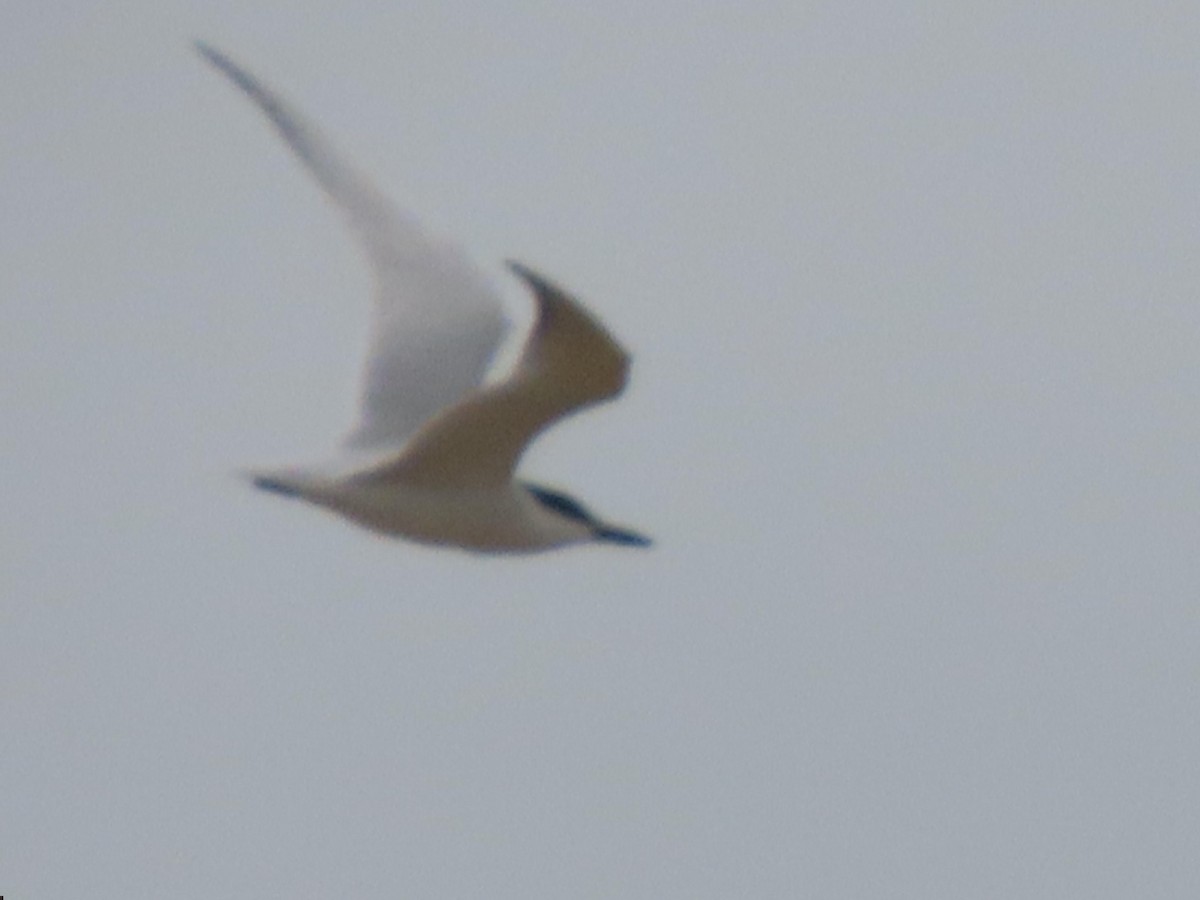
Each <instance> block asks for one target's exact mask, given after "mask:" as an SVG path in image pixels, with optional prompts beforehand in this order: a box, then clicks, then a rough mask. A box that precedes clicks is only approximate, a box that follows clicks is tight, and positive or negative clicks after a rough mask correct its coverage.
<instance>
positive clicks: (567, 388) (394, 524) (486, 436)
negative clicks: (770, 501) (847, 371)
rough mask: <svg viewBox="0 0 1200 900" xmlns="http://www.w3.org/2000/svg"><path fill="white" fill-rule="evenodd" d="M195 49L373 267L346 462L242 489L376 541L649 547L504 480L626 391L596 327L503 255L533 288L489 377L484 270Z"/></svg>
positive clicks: (242, 78) (259, 88)
mask: <svg viewBox="0 0 1200 900" xmlns="http://www.w3.org/2000/svg"><path fill="white" fill-rule="evenodd" d="M196 47H197V49H198V50H199V52H200V53H201V54H202V55H203V56H204V57H205V58H206V59H207V60H208V61H209V62H210V63H212V64H213V65H214V66H215V67H216V68H217V69H219V70H220V71H221V72H223V73H224V74H225V75H227V76H228V77H229V78H230V79H231V80H232V81H233V82H234V84H236V85H237V86H238V87H239V88H241V89H242V91H244V92H245V93H246V95H247V96H249V97H250V99H251V100H253V101H254V102H255V103H256V104H257V105H258V107H259V108H260V109H261V110H262V111H263V112H264V113H265V114H266V115H267V117H268V118H269V119H270V120H271V122H272V123H273V124H274V126H275V128H276V129H278V131H279V133H280V134H281V135H282V136H283V138H284V140H286V141H287V143H288V145H289V146H290V147H291V148H292V150H293V151H294V152H295V154H296V155H297V156H298V157H299V158H300V160H301V161H302V162H303V163H304V165H305V166H306V167H307V168H308V169H309V171H310V172H311V173H312V174H313V175H314V176H315V177H316V180H317V181H318V182H319V183H320V185H321V187H322V188H324V190H325V193H326V194H328V196H329V197H330V198H331V199H332V200H333V202H334V203H335V204H336V205H337V206H338V207H340V208H341V209H342V211H343V212H344V214H345V215H346V216H347V218H348V219H349V222H350V226H351V229H352V231H353V233H354V235H355V237H356V238H357V240H358V242H359V243H360V244H361V245H362V248H363V250H364V251H365V253H366V257H367V260H368V262H369V264H370V266H371V269H372V272H373V274H374V276H375V285H376V286H375V304H374V320H373V333H372V337H371V342H370V351H369V357H368V360H367V365H366V374H365V380H364V386H363V392H362V399H361V409H360V418H359V422H358V425H357V426H356V427H355V428H354V429H353V431H352V432H351V433H350V435H349V437H347V438H346V440H345V450H346V451H351V452H352V453H353V459H354V460H355V462H354V463H353V464H351V465H349V466H348V467H347V466H342V467H341V470H340V471H333V472H331V471H329V470H328V468H327V467H319V468H318V467H313V468H294V469H287V470H283V471H274V472H264V473H258V474H252V476H251V477H252V478H253V481H254V484H255V485H257V486H258V487H260V488H263V489H265V490H268V491H273V492H275V493H278V494H283V495H286V496H290V497H298V498H301V499H303V500H307V501H309V502H310V503H315V504H317V505H319V506H322V507H325V508H327V509H330V510H332V511H334V512H336V513H338V514H340V515H342V516H344V517H346V518H347V519H350V520H352V521H354V522H356V523H358V524H360V525H364V526H366V527H367V528H370V529H372V530H374V531H377V532H381V533H383V534H387V535H395V536H399V537H404V538H408V539H411V540H415V541H419V542H423V543H430V544H438V545H451V546H458V547H462V548H465V549H468V550H474V551H481V552H529V551H535V550H547V549H550V548H553V547H560V546H563V545H566V544H574V543H580V542H584V541H605V542H609V543H615V544H623V545H632V546H646V545H648V544H649V543H650V541H649V539H648V538H646V537H644V536H642V535H640V534H638V533H637V532H634V531H631V530H629V529H626V528H621V527H617V526H613V525H610V524H607V523H605V522H603V521H602V520H600V519H598V518H596V517H595V516H593V515H592V514H591V513H590V512H589V511H588V510H587V509H586V508H585V507H584V506H583V505H582V504H580V503H579V502H578V501H576V500H575V499H573V498H572V497H570V496H568V495H567V494H564V493H562V492H560V491H557V490H551V489H549V488H546V487H542V486H539V485H535V484H530V483H527V482H523V481H519V480H516V479H515V477H514V473H515V470H516V467H517V463H518V461H519V460H520V458H521V454H522V453H523V452H524V450H525V448H526V447H527V446H528V445H529V443H530V441H532V440H533V439H534V438H535V437H536V436H537V435H538V434H539V433H540V432H541V431H542V430H543V429H545V428H547V427H548V426H550V425H552V424H553V423H554V422H556V421H558V420H559V419H561V418H563V417H564V416H567V415H570V414H571V413H574V412H577V411H578V410H580V409H583V408H584V407H587V406H591V405H593V404H596V403H600V402H603V401H605V400H610V399H612V398H613V397H615V396H617V394H619V393H620V392H621V390H622V389H623V388H624V386H625V382H626V379H627V375H628V369H629V357H628V354H626V352H625V351H624V350H623V349H622V348H621V346H620V345H619V344H617V342H616V341H615V340H614V339H613V338H612V336H611V335H609V333H608V332H607V331H606V330H605V329H604V327H603V326H602V325H601V324H600V323H599V322H597V321H596V320H595V319H594V318H593V317H592V316H591V315H589V314H588V312H587V311H586V310H584V309H583V307H582V306H580V305H579V303H578V302H577V301H576V300H575V299H574V298H573V297H571V296H570V295H569V294H567V293H566V292H565V291H564V290H562V289H561V288H560V287H558V286H557V285H555V284H553V283H552V282H551V281H549V280H548V279H546V278H544V277H543V276H541V275H539V274H537V273H536V272H534V271H532V270H531V269H529V268H527V267H525V266H523V265H520V264H519V263H514V262H510V263H509V264H508V265H509V268H510V269H511V270H512V271H513V273H514V274H516V275H517V276H518V277H519V278H520V279H522V280H523V281H524V282H525V283H526V284H527V285H528V287H529V288H530V289H531V290H532V292H533V295H534V299H535V301H536V315H535V318H534V322H533V325H532V327H531V328H530V331H529V334H528V336H527V338H526V341H525V345H524V348H523V349H522V351H521V355H520V358H519V359H518V361H517V363H516V365H515V366H514V368H513V370H512V372H511V373H510V374H509V375H508V376H507V377H506V378H505V379H503V380H501V381H499V382H496V383H491V384H485V383H484V378H485V375H486V374H487V372H488V369H489V366H490V364H491V363H492V360H493V357H494V356H495V353H496V350H497V348H498V346H499V344H500V342H501V340H502V338H503V337H504V335H505V332H506V330H507V328H508V322H507V319H506V317H505V316H504V313H503V303H502V301H501V299H500V297H499V296H498V294H497V293H496V292H495V290H494V289H493V288H492V286H491V285H490V283H489V282H488V280H487V278H486V277H485V276H484V275H483V274H482V273H481V272H480V271H479V270H478V269H476V267H475V266H474V265H473V264H472V262H471V261H470V260H469V259H468V258H467V256H466V255H465V254H464V253H463V252H462V251H461V250H459V249H458V248H457V247H456V246H453V245H451V244H448V243H446V242H444V241H442V240H440V239H437V238H434V237H433V236H431V235H430V234H428V233H427V232H425V231H424V230H423V229H421V228H420V227H419V226H418V225H417V224H416V223H415V222H413V221H412V220H410V218H409V217H408V216H407V215H406V214H405V213H404V212H402V211H401V210H399V209H397V208H396V207H395V206H394V205H393V204H392V202H391V201H390V200H389V199H388V198H386V197H385V196H383V195H382V194H381V193H379V192H378V191H377V190H376V189H375V188H374V187H373V186H372V185H371V184H370V183H369V182H368V181H367V180H366V179H365V178H364V177H363V176H361V175H360V174H359V173H358V172H356V171H355V170H354V168H353V167H352V166H350V165H348V164H347V163H346V162H344V161H343V160H342V159H341V158H340V157H339V155H338V154H337V152H335V150H334V148H333V146H332V145H331V144H330V142H329V141H328V140H326V139H325V138H324V137H323V136H322V135H321V133H320V131H319V130H318V129H317V128H316V127H315V126H313V125H312V124H311V123H309V122H308V121H306V120H305V118H304V117H303V116H302V115H300V114H299V113H298V112H297V111H296V110H294V109H293V108H292V107H291V106H290V105H289V104H288V103H287V102H285V101H284V100H283V99H282V98H281V97H279V96H278V95H277V94H275V93H274V92H272V91H271V90H269V89H268V88H267V87H266V86H265V85H264V84H263V83H262V82H260V81H259V80H258V79H257V78H255V77H254V76H253V75H251V74H250V73H248V72H247V71H246V70H244V69H242V68H241V67H240V66H238V65H237V64H235V63H234V62H233V61H232V60H230V59H229V57H227V56H225V55H224V54H223V53H221V52H219V51H218V50H215V49H213V48H212V47H210V46H208V45H207V44H204V43H200V42H197V44H196ZM364 455H365V456H366V457H367V459H368V461H367V462H366V463H364V462H363V458H364Z"/></svg>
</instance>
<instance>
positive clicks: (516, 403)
mask: <svg viewBox="0 0 1200 900" xmlns="http://www.w3.org/2000/svg"><path fill="white" fill-rule="evenodd" d="M509 267H510V268H511V269H512V270H513V272H515V273H516V274H517V275H519V276H520V277H521V278H522V279H524V281H525V282H526V283H527V284H528V285H529V286H530V287H531V288H532V289H533V293H534V297H535V298H536V301H537V318H536V320H535V322H534V326H533V329H532V330H531V331H530V334H529V338H528V339H527V341H526V343H525V348H524V349H523V350H522V352H521V358H520V361H519V362H518V364H517V366H516V368H515V369H514V371H513V373H512V374H511V375H510V376H509V377H508V378H507V379H506V380H504V381H503V382H501V383H499V384H496V385H494V386H492V387H489V388H487V389H486V390H484V391H480V392H478V393H476V394H473V395H471V396H470V397H467V398H466V399H465V400H463V401H462V402H460V403H459V404H458V405H456V406H453V407H451V408H450V409H448V410H446V411H445V412H443V413H442V414H441V415H439V416H437V417H436V418H434V419H433V420H431V421H430V422H429V423H428V424H426V425H425V426H424V427H423V428H422V429H421V430H420V431H419V432H417V433H416V434H415V435H414V436H413V438H412V440H411V441H410V442H409V444H408V447H407V448H406V449H405V451H404V453H403V454H402V455H401V456H400V457H399V458H398V459H397V460H395V461H394V462H392V463H389V464H386V465H384V466H381V467H380V468H378V469H376V470H374V471H373V472H371V473H369V474H368V476H367V477H378V478H384V479H391V478H395V479H399V480H403V481H404V482H405V483H406V484H413V485H426V486H429V487H445V488H456V487H464V488H466V487H487V486H494V485H501V484H504V483H506V482H507V481H508V480H509V479H510V478H511V477H512V474H513V471H514V470H515V469H516V466H517V462H518V461H519V460H520V458H521V454H522V453H523V452H524V450H525V447H526V446H527V445H528V444H529V442H530V441H532V440H533V439H534V437H536V436H537V434H538V433H539V432H541V431H542V430H543V429H545V428H546V427H548V426H549V425H551V424H552V423H554V422H555V421H557V420H558V419H561V418H562V417H563V416H566V415H569V414H571V413H573V412H577V411H578V410H581V409H583V408H584V407H587V406H591V405H592V404H595V403H600V402H602V401H604V400H608V399H611V398H612V397H615V396H616V395H617V394H619V393H620V392H621V390H622V388H624V387H625V382H626V379H627V378H628V373H629V356H628V354H626V353H625V351H624V350H623V349H621V346H620V345H619V344H618V343H617V342H616V341H615V340H614V339H613V337H612V336H611V335H610V334H609V333H608V332H607V331H606V330H605V329H604V326H602V325H601V324H600V323H599V322H597V321H596V320H595V319H594V318H592V316H591V315H589V314H588V312H587V311H586V310H585V309H584V308H583V307H582V306H580V305H579V303H578V302H576V301H575V300H574V299H573V298H572V297H571V296H570V295H569V294H567V293H566V292H565V291H563V290H562V289H561V288H559V287H558V286H557V285H555V284H553V283H552V282H550V281H548V280H547V279H545V278H543V277H542V276H540V275H538V274H537V273H536V272H533V271H532V270H530V269H527V268H525V267H524V266H522V265H520V264H518V263H511V262H510V263H509Z"/></svg>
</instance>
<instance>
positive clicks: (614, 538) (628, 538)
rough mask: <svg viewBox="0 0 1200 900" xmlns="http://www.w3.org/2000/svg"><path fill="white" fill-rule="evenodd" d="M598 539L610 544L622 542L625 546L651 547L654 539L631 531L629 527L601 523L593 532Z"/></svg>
mask: <svg viewBox="0 0 1200 900" xmlns="http://www.w3.org/2000/svg"><path fill="white" fill-rule="evenodd" d="M592 534H594V535H595V536H596V540H598V541H604V542H605V543H608V544H620V545H621V546H623V547H650V546H652V545H653V544H654V541H653V540H651V539H650V538H648V537H646V536H645V535H644V534H638V533H637V532H636V531H630V530H629V529H628V528H615V527H613V526H612V525H601V526H600V527H599V528H597V529H596V530H595V531H593V532H592Z"/></svg>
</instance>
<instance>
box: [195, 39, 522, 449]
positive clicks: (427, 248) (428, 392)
mask: <svg viewBox="0 0 1200 900" xmlns="http://www.w3.org/2000/svg"><path fill="white" fill-rule="evenodd" d="M196 48H197V49H198V50H199V51H200V53H201V54H202V55H203V56H204V58H205V59H207V60H208V61H209V62H210V63H212V64H213V65H214V66H215V67H216V68H217V69H219V70H220V71H221V72H223V73H225V75H227V76H228V77H229V78H230V79H231V80H232V81H233V83H234V84H236V85H237V86H238V87H239V88H241V89H242V91H244V92H245V93H246V95H247V96H248V97H250V99H251V100H253V101H254V102H255V103H256V104H257V105H258V107H259V109H261V110H262V111H263V112H264V113H265V114H266V115H267V117H268V118H269V119H270V120H271V122H272V124H274V126H275V128H276V129H277V130H278V132H279V133H280V134H281V135H282V136H283V139H284V140H285V141H287V143H288V146H290V147H291V148H292V150H293V152H295V154H296V156H298V157H299V158H300V161H301V162H303V163H304V165H305V166H306V167H307V168H308V170H309V171H310V172H311V173H312V174H313V175H314V176H315V177H316V179H317V181H318V182H319V183H320V185H321V187H322V188H324V190H325V193H326V194H327V195H328V196H329V197H330V199H332V200H333V202H334V203H335V204H337V206H338V207H340V208H341V210H342V211H343V212H344V213H345V215H346V216H347V218H348V219H349V221H350V226H351V228H352V230H353V232H354V235H355V237H356V238H357V240H358V242H359V244H360V245H361V246H362V248H363V250H364V251H365V252H366V256H367V260H368V262H369V263H370V265H371V269H372V272H373V273H374V276H375V284H376V286H375V310H374V320H373V327H372V334H371V342H370V351H369V356H368V359H367V365H366V372H365V376H364V381H363V392H362V403H361V410H360V419H359V423H358V425H357V426H356V427H355V428H354V430H353V431H352V432H351V433H350V435H349V437H347V438H346V444H347V445H348V446H349V447H352V448H355V449H363V450H370V449H386V448H398V447H399V446H400V445H401V444H403V443H404V442H405V441H406V440H407V439H408V438H409V436H410V435H412V434H413V433H414V432H416V430H417V429H418V428H419V427H420V426H421V425H422V424H423V423H425V422H426V421H427V420H429V419H430V418H431V417H432V416H434V415H435V414H437V413H438V412H440V411H441V410H443V409H445V408H447V407H449V406H451V405H452V404H454V403H455V402H457V401H458V400H459V399H461V398H462V397H463V396H464V395H466V394H467V393H468V392H470V391H473V390H475V389H476V388H477V387H478V386H479V385H480V383H481V382H482V381H483V377H484V375H485V373H486V372H487V369H488V365H489V363H490V362H491V359H492V356H493V355H494V353H495V351H496V348H497V346H498V345H499V343H500V341H501V339H502V338H503V336H504V332H505V330H506V328H507V327H508V322H507V320H506V318H505V316H504V312H503V304H502V301H501V300H500V297H499V296H498V295H497V293H496V292H495V290H494V289H493V287H492V285H491V284H490V283H489V282H488V280H487V277H486V276H485V275H484V274H483V273H482V272H480V271H479V270H478V269H477V268H476V267H475V266H474V265H473V264H472V263H471V261H470V259H468V258H467V256H466V254H464V253H463V252H462V251H461V250H460V249H459V248H458V247H457V246H456V245H454V244H451V243H449V242H447V241H443V240H441V239H439V238H435V237H434V236H432V235H430V234H428V233H427V232H426V231H424V230H423V229H422V228H421V227H420V226H419V225H417V223H416V222H414V221H413V220H411V219H410V218H409V217H408V216H407V215H406V214H405V213H404V212H403V211H401V210H399V209H398V208H397V207H396V206H395V205H394V204H393V203H392V202H391V201H390V200H388V198H387V197H385V196H384V195H383V194H381V193H380V192H379V191H378V190H376V189H375V187H374V186H373V185H372V184H371V183H370V182H369V181H368V180H367V179H366V178H364V177H363V176H362V175H360V174H359V173H358V172H357V171H355V170H354V168H353V167H352V166H350V165H349V164H347V163H346V162H345V161H343V160H342V159H341V158H340V157H339V155H338V153H337V152H336V150H335V149H334V147H333V145H332V144H331V143H330V142H329V141H328V140H327V139H326V138H325V137H324V136H323V135H322V134H321V132H320V130H319V129H318V128H317V127H316V126H315V125H313V124H311V123H310V122H308V121H307V120H306V119H305V118H304V117H303V116H302V115H301V114H300V113H299V112H298V111H296V110H295V109H293V108H292V107H291V105H290V104H288V103H287V102H286V101H285V100H283V99H282V98H281V97H279V96H278V95H277V94H275V93H274V92H272V91H271V90H270V89H269V88H267V87H266V86H265V85H264V84H263V83H262V82H260V81H259V80H258V79H257V78H255V77H254V76H253V75H251V74H250V73H249V72H247V71H246V70H245V69H243V68H241V67H240V66H238V65H237V64H236V63H234V62H233V61H232V60H230V59H229V57H227V56H225V55H224V54H223V53H221V52H220V51H218V50H215V49H213V48H212V47H210V46H208V45H207V44H204V43H199V42H197V44H196Z"/></svg>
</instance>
